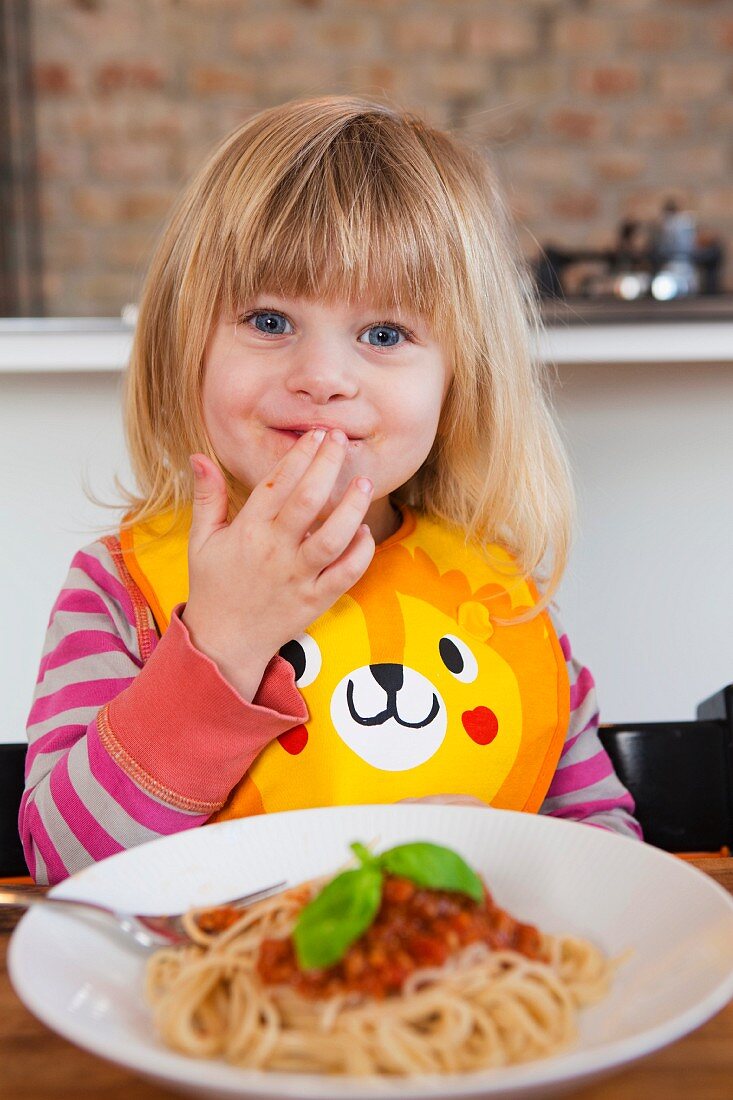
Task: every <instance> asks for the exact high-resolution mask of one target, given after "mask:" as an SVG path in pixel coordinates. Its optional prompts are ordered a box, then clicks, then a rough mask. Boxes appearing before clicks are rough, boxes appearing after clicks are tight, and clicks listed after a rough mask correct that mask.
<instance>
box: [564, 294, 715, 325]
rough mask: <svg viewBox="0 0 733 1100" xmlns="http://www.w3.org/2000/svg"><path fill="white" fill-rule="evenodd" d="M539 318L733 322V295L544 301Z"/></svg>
mask: <svg viewBox="0 0 733 1100" xmlns="http://www.w3.org/2000/svg"><path fill="white" fill-rule="evenodd" d="M542 318H543V320H544V322H545V324H547V325H583V324H588V323H592V322H595V323H596V324H629V323H634V322H636V323H639V324H641V323H644V324H646V323H648V322H650V321H654V322H656V321H665V322H666V321H671V322H674V321H686V322H690V321H733V294H715V295H712V294H711V295H705V296H701V297H696V298H680V299H677V300H674V301H671V302H657V301H655V300H654V299H653V298H642V299H639V300H637V301H635V302H624V301H621V300H620V299H618V298H566V299H565V300H563V301H559V300H556V299H544V300H543V302H542Z"/></svg>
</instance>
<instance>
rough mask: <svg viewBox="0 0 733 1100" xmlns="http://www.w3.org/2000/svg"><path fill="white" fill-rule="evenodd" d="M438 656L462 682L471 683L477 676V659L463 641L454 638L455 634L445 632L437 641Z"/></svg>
mask: <svg viewBox="0 0 733 1100" xmlns="http://www.w3.org/2000/svg"><path fill="white" fill-rule="evenodd" d="M438 650H439V651H440V658H441V660H442V662H443V664H444V665H445V667H446V668H447V669H448V671H449V672H451V673H453V675H454V676H455V678H456V680H460V681H461V683H462V684H470V683H472V682H473V681H474V680H475V679H476V677H477V676H478V661H477V660H476V658H475V657H474V655H473V653H472V652H471V650H470V649H469V648H468V646H467V645H466V643H465V642H462V641H461V639H460V638H456V636H455V634H446V635H445V636H444V637H442V638H441V639H440V641H439V642H438Z"/></svg>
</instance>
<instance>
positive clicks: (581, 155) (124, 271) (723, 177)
mask: <svg viewBox="0 0 733 1100" xmlns="http://www.w3.org/2000/svg"><path fill="white" fill-rule="evenodd" d="M32 14H33V42H34V53H35V65H34V72H35V83H36V88H37V126H38V146H39V166H40V173H41V198H42V218H43V223H44V232H43V241H44V253H45V269H46V270H45V294H46V303H47V312H48V313H49V314H52V315H66V314H68V315H72V314H78V315H105V314H117V313H118V312H119V310H120V308H121V306H122V305H123V304H124V303H126V302H131V301H134V300H135V299H136V297H137V294H138V289H139V285H140V279H141V275H142V272H143V271H144V269H145V264H146V262H147V258H148V256H149V254H150V249H151V246H152V243H153V241H154V239H155V237H156V235H157V232H158V230H159V228H160V226H161V223H162V220H163V218H164V216H165V213H166V211H167V209H168V207H169V205H170V203H171V200H172V198H173V196H174V195H175V194H176V192H177V191H178V189H179V187H180V185H181V183H182V182H183V181H184V180H185V179H186V178H187V177H188V176H189V175H190V173H192V172H193V171H194V169H196V168H197V167H198V166H199V164H200V163H201V161H202V160H203V159H204V157H205V156H206V155H207V154H208V152H209V151H210V150H211V149H212V147H213V146H214V145H215V144H216V142H217V141H218V139H219V138H221V137H222V136H223V135H224V134H226V133H227V132H228V131H229V130H230V129H231V128H232V127H233V126H234V125H236V124H237V123H238V122H240V121H241V120H243V119H244V118H246V117H247V116H249V115H250V114H251V113H253V112H254V111H256V110H258V109H260V108H261V107H265V106H269V105H271V104H274V103H278V102H281V101H283V100H284V99H287V98H290V97H292V96H296V95H301V94H323V93H328V92H357V93H363V94H369V95H372V96H376V97H378V98H379V97H384V96H386V97H388V98H390V99H391V100H392V101H395V102H397V103H399V104H401V105H405V106H408V107H412V108H417V109H419V110H420V111H422V112H423V113H424V114H425V115H426V116H427V117H428V119H430V120H431V121H433V122H435V123H436V124H438V125H441V126H448V127H450V128H453V129H454V130H455V131H457V132H459V133H464V134H466V135H467V136H469V137H470V138H472V139H473V140H475V141H478V142H479V143H481V144H482V145H484V146H485V147H486V148H487V149H490V150H491V152H492V155H493V156H494V158H495V161H496V163H497V165H498V167H499V170H500V172H501V175H502V177H503V179H504V182H505V185H506V187H507V189H508V192H509V195H510V200H511V204H512V208H513V210H514V212H515V215H516V217H517V220H518V222H519V224H520V232H521V237H522V241H523V245H524V247H525V249H526V250H527V252H528V253H533V252H534V251H535V241H536V240H540V241H545V240H550V239H551V240H553V241H555V242H557V243H566V244H578V245H579V244H588V245H604V244H608V243H610V242H611V240H612V239H613V234H614V229H615V226H616V224H617V223H618V221H619V220H620V219H621V218H622V217H624V216H627V215H632V216H640V217H644V218H647V217H653V216H655V215H656V213H657V212H658V210H659V207H660V205H661V202H662V200H663V199H664V198H665V197H668V196H674V197H676V198H677V199H678V200H680V201H681V202H682V203H683V204H684V205H685V206H686V207H688V208H690V209H693V210H695V211H696V212H697V214H698V217H699V220H700V222H701V223H702V224H703V225H705V226H706V227H708V228H709V229H711V230H713V231H715V232H719V233H722V234H723V235H725V236H726V237H727V239H728V240H729V241H730V248H731V252H733V182H731V169H732V168H733V0H521V2H519V0H125V2H124V3H122V2H120V0H32ZM726 283H727V285H728V286H729V287H731V288H732V289H733V259H729V261H728V266H727V272H726Z"/></svg>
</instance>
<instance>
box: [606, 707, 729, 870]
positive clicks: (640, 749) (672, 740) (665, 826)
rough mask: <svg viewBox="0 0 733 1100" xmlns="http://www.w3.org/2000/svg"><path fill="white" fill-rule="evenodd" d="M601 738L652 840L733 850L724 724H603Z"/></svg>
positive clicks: (683, 847)
mask: <svg viewBox="0 0 733 1100" xmlns="http://www.w3.org/2000/svg"><path fill="white" fill-rule="evenodd" d="M600 738H601V742H602V744H603V746H604V748H605V749H606V751H607V752H608V754H609V756H610V757H611V763H612V764H613V766H614V769H615V771H616V774H617V775H618V777H619V779H620V780H621V782H622V783H623V784H624V786H626V787H628V789H629V791H630V792H631V794H632V795H633V797H634V800H635V802H636V816H637V818H638V820H639V822H640V824H641V827H642V829H643V830H644V839H645V840H646V841H647V842H648V843H649V844H654V845H655V846H656V847H658V848H664V849H666V851H668V852H716V851H719V850H720V849H721V848H723V847H726V846H727V847H733V749H732V748H731V740H730V732H729V729H728V726H727V723H726V722H724V721H698V722H641V723H628V724H625V725H624V724H619V725H609V726H602V727H601V729H600Z"/></svg>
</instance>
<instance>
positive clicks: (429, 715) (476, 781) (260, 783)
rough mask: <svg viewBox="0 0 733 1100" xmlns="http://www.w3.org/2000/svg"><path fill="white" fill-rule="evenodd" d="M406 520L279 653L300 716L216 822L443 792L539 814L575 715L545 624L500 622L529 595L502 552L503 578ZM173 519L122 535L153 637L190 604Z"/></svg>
mask: <svg viewBox="0 0 733 1100" xmlns="http://www.w3.org/2000/svg"><path fill="white" fill-rule="evenodd" d="M403 513H404V515H403V522H402V525H401V527H400V529H399V530H398V531H397V532H396V533H395V534H394V535H393V536H392V537H391V538H389V539H387V540H386V541H385V542H383V543H381V544H380V546H378V547H377V552H376V554H375V556H374V559H373V561H372V563H371V565H370V566H369V568H368V570H367V571H366V573H365V574H364V576H363V577H362V578H361V580H360V581H359V582H358V584H356V585H355V586H354V587H353V588H352V589H350V591H349V592H347V593H345V594H344V595H343V596H342V597H341V598H340V599H339V600H337V601H336V603H335V604H334V605H333V607H331V608H330V609H329V610H328V611H326V612H325V614H323V615H321V616H320V618H318V619H317V620H316V621H315V622H314V623H313V624H312V625H311V626H310V627H309V628H308V631H307V633H306V634H304V635H302V636H301V637H300V638H298V639H293V641H291V642H290V643H288V645H287V646H285V647H283V650H281V653H282V654H283V656H284V657H286V658H287V659H288V660H290V662H291V663H292V664H293V667H294V668H295V671H296V683H297V685H298V688H299V690H300V692H301V694H302V696H303V699H304V700H305V703H306V706H307V708H308V714H309V718H308V720H307V722H306V723H305V724H304V725H301V726H298V727H296V728H295V729H292V730H290V731H288V732H287V733H285V734H282V735H281V736H280V737H278V738H277V739H276V740H275V741H273V742H272V743H271V744H270V745H268V747H267V748H266V749H264V750H263V752H262V753H260V755H259V756H258V757H257V759H256V761H255V762H254V764H253V765H252V767H251V768H250V770H249V772H248V773H247V775H246V776H245V777H244V778H243V779H242V781H241V782H240V783H239V784H238V785H237V786H236V787H235V788H234V790H233V791H232V793H231V795H230V797H229V799H228V801H227V803H226V805H225V806H224V808H223V809H222V810H221V811H220V812H219V813H218V814H216V815H215V819H222V818H227V817H243V816H246V815H248V814H254V813H266V812H270V811H274V810H292V809H300V808H304V807H309V806H332V805H347V804H353V803H370V802H394V801H396V800H397V799H400V798H408V797H418V796H421V795H429V794H444V793H461V794H471V795H475V796H476V797H478V798H481V799H483V800H484V801H485V802H488V803H490V804H491V805H493V806H497V807H502V808H505V809H514V810H528V811H531V812H535V811H537V810H538V809H539V807H540V805H541V803H542V801H543V799H544V797H545V795H546V793H547V790H548V788H549V785H550V782H551V780H552V776H553V774H554V772H555V769H556V766H557V761H558V759H559V756H560V752H561V751H562V746H563V742H564V738H565V733H566V730H567V723H568V716H569V684H568V677H567V670H566V665H565V659H564V657H563V654H562V651H561V649H560V644H559V642H558V639H557V635H556V633H555V630H554V627H553V626H552V622H551V620H550V617H549V615H548V614H547V612H542V613H541V614H539V615H537V616H536V617H535V618H534V619H531V620H530V621H529V622H525V623H517V624H513V625H510V626H507V625H501V624H499V623H497V622H496V618H500V619H501V618H509V617H511V615H512V613H515V614H516V613H518V611H519V609H521V608H527V607H531V606H533V605H534V603H535V602H536V599H537V593H536V590H535V589H534V586H533V585H532V584H531V583H527V582H526V581H525V580H523V579H522V578H521V577H520V576H517V575H516V573H514V574H513V575H512V561H511V559H510V558H509V556H508V555H507V554H506V552H505V551H503V550H502V549H501V548H499V547H497V546H494V547H492V548H491V549H492V553H493V555H494V556H495V557H496V558H498V559H499V560H500V561H501V562H502V563H505V564H506V572H504V571H502V572H499V571H498V570H497V569H495V568H494V567H493V566H491V565H489V564H488V563H487V561H486V559H485V557H484V555H483V554H482V553H481V552H480V550H479V549H478V548H477V547H475V546H472V545H470V544H469V545H466V543H465V540H464V537H463V534H462V533H461V532H460V531H459V530H457V529H455V528H451V527H449V526H447V525H445V524H443V523H440V522H437V521H435V520H432V519H428V518H426V517H424V516H419V515H415V514H414V513H412V512H411V511H409V510H408V509H403ZM179 518H180V520H181V522H180V523H179V524H178V525H177V526H176V528H175V529H174V530H173V531H171V526H172V519H173V517H172V515H171V514H167V515H165V516H161V517H159V518H157V519H156V520H154V521H152V522H148V523H147V524H145V525H144V526H143V525H138V526H135V527H133V528H132V529H131V530H127V531H124V532H123V533H122V535H121V541H122V546H123V550H124V551H125V561H126V563H127V566H128V569H129V570H130V573H131V574H132V576H133V578H134V580H135V581H136V583H137V584H138V586H139V587H140V589H141V590H142V592H143V594H144V595H145V597H146V599H147V600H148V603H149V604H150V607H151V609H152V611H153V614H154V616H155V619H156V622H157V624H158V627H159V629H160V631H161V633H162V632H163V631H164V630H165V629H166V628H167V626H168V623H169V621H170V616H171V613H172V610H173V608H174V607H175V606H176V604H178V603H182V602H184V601H185V600H186V599H187V597H188V558H187V548H188V530H189V527H190V514H188V515H186V516H180V517H179ZM242 628H243V629H246V624H245V623H243V624H242Z"/></svg>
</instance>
